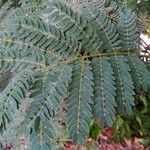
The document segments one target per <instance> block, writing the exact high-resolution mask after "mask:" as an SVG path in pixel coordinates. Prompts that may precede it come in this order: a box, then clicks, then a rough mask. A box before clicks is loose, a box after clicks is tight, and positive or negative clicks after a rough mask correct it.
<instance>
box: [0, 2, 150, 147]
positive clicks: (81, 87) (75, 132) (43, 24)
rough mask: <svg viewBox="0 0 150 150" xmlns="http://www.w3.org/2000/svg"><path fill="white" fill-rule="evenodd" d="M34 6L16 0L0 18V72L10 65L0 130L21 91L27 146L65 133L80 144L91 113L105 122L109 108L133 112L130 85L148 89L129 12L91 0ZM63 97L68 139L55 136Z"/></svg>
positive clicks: (52, 141)
mask: <svg viewBox="0 0 150 150" xmlns="http://www.w3.org/2000/svg"><path fill="white" fill-rule="evenodd" d="M40 2H42V1H40ZM30 4H31V5H30ZM97 4H99V5H97ZM96 5H97V6H96ZM29 6H30V7H29ZM35 6H38V7H35ZM40 6H41V7H39V3H38V2H37V3H36V2H35V1H33V2H31V3H30V2H29V1H27V3H21V6H20V7H19V8H16V9H13V10H11V11H10V12H9V15H7V16H6V18H5V19H3V20H2V21H3V24H4V27H5V29H4V31H3V32H1V34H0V72H1V73H3V72H6V71H8V70H11V71H12V72H13V73H14V74H13V75H14V78H13V79H12V80H11V81H10V82H9V84H8V85H7V86H6V87H5V88H4V90H3V91H2V92H1V97H0V106H1V107H0V116H1V118H0V125H1V126H0V128H1V133H2V135H3V134H4V133H5V132H6V131H7V130H8V129H9V128H8V127H9V125H10V124H11V123H13V121H14V118H15V117H14V116H15V115H16V113H17V110H19V109H20V107H21V104H22V103H23V102H24V101H25V99H26V98H28V101H29V102H28V103H29V104H28V105H29V106H28V107H27V109H26V111H25V115H23V117H22V121H21V123H20V125H19V130H17V132H19V133H22V134H23V135H25V136H26V138H27V139H29V146H30V148H31V149H33V150H37V149H43V150H46V149H54V148H55V146H56V145H57V143H61V142H65V141H68V140H69V139H70V140H72V141H73V143H74V144H84V143H85V141H86V139H87V138H88V137H89V132H90V122H91V120H92V119H93V118H94V119H98V120H99V122H100V126H101V127H104V126H106V125H109V126H112V124H113V121H114V120H115V116H116V113H117V114H125V115H126V114H131V113H132V106H134V105H135V101H134V98H135V93H136V92H137V91H139V90H142V91H145V92H148V91H149V88H150V73H149V71H148V70H147V69H146V66H145V65H144V63H143V62H142V61H141V60H140V59H139V58H138V56H137V52H136V45H137V44H138V34H137V30H136V28H137V24H136V15H135V13H134V12H133V11H132V10H131V9H130V8H126V7H120V6H119V5H118V4H117V3H116V2H115V3H114V5H113V4H112V3H108V2H105V1H102V2H98V1H97V0H94V1H93V2H92V1H89V2H86V3H81V4H80V7H78V8H77V9H75V8H74V7H71V6H70V5H69V4H68V3H65V2H64V1H62V0H49V1H46V0H45V1H44V3H42V4H41V5H40ZM111 6H113V7H111ZM116 6H117V8H116ZM110 8H111V10H110ZM29 10H30V11H29ZM104 10H107V11H104ZM113 11H114V12H115V11H117V12H118V14H119V17H117V18H116V16H114V14H113V15H110V12H113ZM62 100H65V105H66V108H65V113H66V118H65V119H64V120H63V121H62V122H61V123H62V124H65V126H64V128H65V130H66V132H67V133H68V134H69V135H68V134H67V135H68V136H67V137H66V136H65V137H66V138H67V139H61V138H63V136H62V137H61V138H58V136H57V131H58V128H59V126H58V125H55V123H54V122H55V121H54V120H55V119H56V120H57V116H58V115H60V114H59V111H58V110H59V108H60V105H61V101H62Z"/></svg>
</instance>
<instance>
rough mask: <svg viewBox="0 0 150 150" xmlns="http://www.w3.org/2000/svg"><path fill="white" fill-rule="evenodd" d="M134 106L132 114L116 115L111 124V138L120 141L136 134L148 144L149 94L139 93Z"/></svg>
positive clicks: (149, 125)
mask: <svg viewBox="0 0 150 150" xmlns="http://www.w3.org/2000/svg"><path fill="white" fill-rule="evenodd" d="M136 100H137V101H136V106H135V108H134V113H133V115H132V116H127V117H124V116H118V117H117V118H116V120H115V122H114V124H113V129H114V134H113V136H112V139H113V140H114V141H116V142H120V141H122V140H124V139H125V138H132V137H133V136H136V137H137V138H139V139H140V141H141V142H142V143H143V144H144V145H145V146H149V142H148V141H149V140H150V138H149V136H150V134H149V130H150V117H149V114H150V113H149V108H150V103H149V94H148V93H147V94H145V93H141V94H139V95H138V96H137V98H136Z"/></svg>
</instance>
